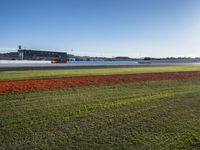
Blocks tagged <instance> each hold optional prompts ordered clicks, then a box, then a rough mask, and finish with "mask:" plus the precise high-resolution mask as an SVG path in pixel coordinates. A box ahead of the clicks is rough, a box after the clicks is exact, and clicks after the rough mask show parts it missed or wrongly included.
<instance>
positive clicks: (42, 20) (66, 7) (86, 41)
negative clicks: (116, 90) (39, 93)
mask: <svg viewBox="0 0 200 150" xmlns="http://www.w3.org/2000/svg"><path fill="white" fill-rule="evenodd" d="M19 44H21V45H22V46H24V47H26V48H33V49H34V48H35V49H45V50H48V49H49V50H57V51H58V50H61V51H65V50H66V51H67V52H69V53H74V54H79V55H91V56H130V57H144V56H151V57H167V56H192V57H197V56H200V0H0V51H1V52H3V49H4V52H5V50H6V49H8V50H11V49H13V48H14V49H17V46H18V45H19ZM71 49H74V51H73V52H71Z"/></svg>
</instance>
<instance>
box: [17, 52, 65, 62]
mask: <svg viewBox="0 0 200 150" xmlns="http://www.w3.org/2000/svg"><path fill="white" fill-rule="evenodd" d="M18 54H19V58H20V59H21V60H53V59H62V60H64V59H67V53H65V52H53V51H40V50H28V49H19V50H18Z"/></svg>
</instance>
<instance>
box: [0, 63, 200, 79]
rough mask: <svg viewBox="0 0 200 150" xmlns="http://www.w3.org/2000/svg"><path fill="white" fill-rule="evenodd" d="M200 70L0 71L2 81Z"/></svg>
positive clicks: (159, 68) (172, 68)
mask: <svg viewBox="0 0 200 150" xmlns="http://www.w3.org/2000/svg"><path fill="white" fill-rule="evenodd" d="M185 71H200V66H170V67H141V68H109V69H77V70H45V71H41V70H40V71H38V70H37V71H10V72H0V81H6V80H24V79H41V78H61V77H74V76H95V75H113V74H140V73H160V72H185Z"/></svg>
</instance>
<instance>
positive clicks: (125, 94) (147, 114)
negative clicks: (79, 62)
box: [0, 67, 200, 149]
mask: <svg viewBox="0 0 200 150" xmlns="http://www.w3.org/2000/svg"><path fill="white" fill-rule="evenodd" d="M173 69H175V68H172V67H170V68H168V69H167V70H166V71H172V70H173ZM191 69H194V70H198V69H199V67H196V68H195V67H193V68H191ZM120 70H121V69H120ZM122 70H123V71H122ZM122 70H121V71H119V70H118V69H114V72H115V73H116V72H118V73H124V72H125V73H130V72H134V73H139V72H149V71H150V72H151V71H152V72H153V71H155V70H156V69H155V70H153V69H152V68H151V69H148V68H146V69H141V70H140V69H139V68H138V69H135V68H134V69H131V70H130V71H129V69H122ZM178 70H179V71H186V70H189V68H187V67H186V68H185V69H184V67H181V68H179V69H178ZM81 71H82V70H81ZM159 71H165V70H162V69H161V68H160V69H159ZM36 72H38V71H36ZM36 72H35V74H33V75H32V74H29V72H26V74H25V75H23V74H22V73H21V72H20V73H19V74H18V73H17V72H15V73H13V74H12V73H5V74H7V75H8V76H3V78H1V80H2V79H3V80H6V79H22V78H23V77H27V78H32V77H36V75H37V73H36ZM39 72H40V73H39V77H42V76H47V75H48V74H46V72H45V73H44V74H42V72H41V71H39ZM102 72H103V73H102ZM102 72H101V71H100V70H95V71H94V72H92V71H85V72H84V73H83V74H87V75H91V74H109V73H113V72H109V70H103V71H102ZM51 73H52V74H54V75H55V76H57V75H58V74H59V73H60V74H59V75H61V76H65V75H66V76H67V75H69V74H70V71H66V72H65V73H63V74H62V72H61V71H58V72H51ZM2 74H4V73H1V75H2ZM83 74H81V75H83ZM15 75H17V76H15ZM70 75H80V72H79V71H78V72H76V71H75V73H73V72H71V74H70ZM1 77H2V76H1ZM37 77H38V76H37ZM199 108H200V79H195V80H185V81H153V82H145V83H137V84H136V83H135V84H130V83H129V84H116V85H112V86H99V87H88V88H78V89H71V90H55V91H46V92H34V93H26V94H8V95H0V149H112V148H113V149H200V109H199Z"/></svg>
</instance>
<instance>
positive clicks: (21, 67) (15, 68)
mask: <svg viewBox="0 0 200 150" xmlns="http://www.w3.org/2000/svg"><path fill="white" fill-rule="evenodd" d="M158 66H200V63H160V64H159V63H155V64H132V65H84V64H83V65H63V64H23V65H22V64H4V65H0V71H1V72H2V71H26V70H64V69H68V70H70V69H101V68H134V67H158Z"/></svg>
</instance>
